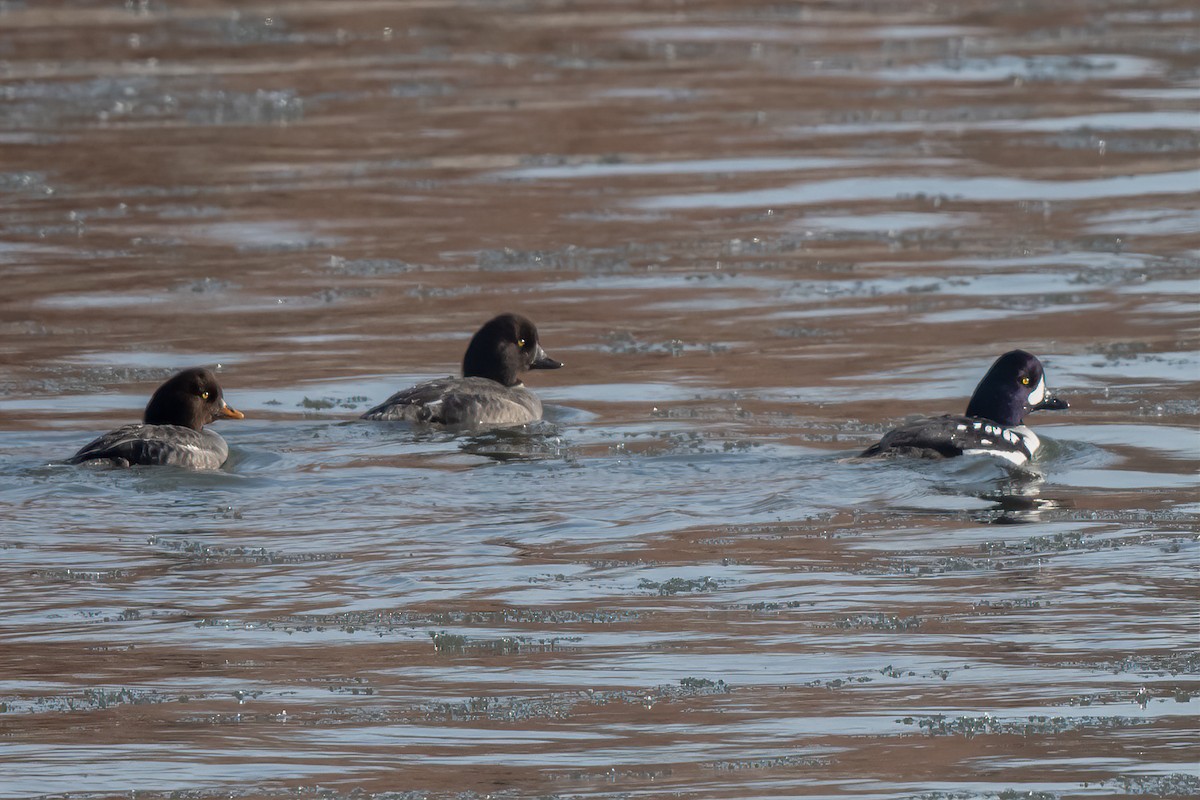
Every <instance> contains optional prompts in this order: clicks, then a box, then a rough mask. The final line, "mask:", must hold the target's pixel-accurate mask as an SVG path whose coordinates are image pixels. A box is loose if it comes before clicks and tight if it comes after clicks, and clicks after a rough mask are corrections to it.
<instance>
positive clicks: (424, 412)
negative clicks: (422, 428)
mask: <svg viewBox="0 0 1200 800" xmlns="http://www.w3.org/2000/svg"><path fill="white" fill-rule="evenodd" d="M362 418H363V419H374V420H403V421H405V422H420V423H428V424H433V425H446V426H452V427H453V426H461V427H478V426H488V425H493V426H494V425H524V424H526V423H528V422H535V421H537V420H539V419H541V418H542V401H541V400H539V399H538V396H537V395H535V394H534V393H533V392H531V391H529V390H528V389H526V388H525V386H524V384H518V385H516V386H504V385H503V384H500V383H497V382H496V381H493V380H489V379H488V378H442V379H440V380H436V381H428V382H426V383H421V384H418V385H416V386H413V387H412V388H410V389H405V390H403V391H400V392H396V394H394V395H392V396H391V397H389V398H388V399H387V400H385V401H384V402H382V403H380V404H379V405H377V406H375V407H374V408H372V409H371V410H370V411H368V412H367V413H365V414H363V415H362Z"/></svg>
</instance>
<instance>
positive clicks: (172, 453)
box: [67, 367, 246, 469]
mask: <svg viewBox="0 0 1200 800" xmlns="http://www.w3.org/2000/svg"><path fill="white" fill-rule="evenodd" d="M245 416H246V415H245V414H243V413H242V412H240V411H235V410H234V409H232V408H230V407H229V406H228V405H226V403H225V397H224V394H223V393H222V391H221V384H220V383H218V382H217V376H216V375H213V373H212V372H211V371H210V370H207V369H204V368H202V367H194V368H192V369H185V370H183V371H182V372H180V373H178V374H176V375H174V376H173V377H171V378H170V379H169V380H168V381H167V382H166V383H164V384H163V385H162V386H159V387H158V389H157V390H155V392H154V394H153V395H152V396H151V397H150V402H149V403H148V404H147V405H146V411H145V414H144V415H143V417H142V423H141V424H140V425H126V426H124V427H122V428H117V429H116V430H115V431H109V432H108V433H106V434H104V435H103V436H101V437H100V438H98V439H96V440H95V441H94V442H91V443H89V444H87V445H85V446H84V447H83V449H81V450H80V451H79V452H78V453H76V454H75V455H73V456H71V458H69V459H67V463H69V464H82V463H83V462H85V461H110V462H112V463H113V464H116V465H117V466H121V467H128V466H130V465H133V464H174V465H175V466H180V467H191V468H192V469H217V468H218V467H220V466H221V465H222V464H224V463H225V459H226V458H228V457H229V445H227V444H225V440H224V439H222V438H221V436H220V434H218V433H216V432H215V431H210V430H205V428H204V426H205V425H207V424H208V423H210V422H213V421H215V420H218V419H222V418H224V419H243V418H245Z"/></svg>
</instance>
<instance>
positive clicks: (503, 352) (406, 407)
mask: <svg viewBox="0 0 1200 800" xmlns="http://www.w3.org/2000/svg"><path fill="white" fill-rule="evenodd" d="M562 366H563V363H562V362H561V361H556V360H555V359H553V358H551V357H550V356H548V355H546V351H545V350H543V349H542V345H541V342H540V341H539V339H538V331H537V327H536V326H535V325H534V324H533V322H531V321H530V320H529V319H528V318H527V317H523V316H521V315H520V314H512V313H504V314H500V315H498V316H495V317H493V318H492V319H490V320H488V321H487V322H485V323H484V324H483V327H481V328H480V329H479V330H478V331H476V332H475V335H474V336H472V337H471V343H470V344H469V345H467V351H466V354H465V355H463V361H462V377H461V378H455V377H447V378H441V379H438V380H432V381H426V382H425V383H420V384H417V385H416V386H413V387H410V388H408V389H404V390H402V391H399V392H396V393H395V394H393V395H392V396H391V397H389V398H388V399H387V400H385V401H383V402H382V403H380V404H379V405H377V406H375V407H374V408H372V409H371V410H370V411H367V412H366V413H365V414H363V415H362V419H368V420H402V421H405V422H415V423H421V424H427V425H434V426H441V427H445V428H494V427H512V426H517V425H526V424H528V423H530V422H536V421H538V420H540V419H541V418H542V401H541V400H540V399H539V398H538V396H537V395H536V394H534V393H533V392H531V391H529V389H527V388H526V387H525V384H524V383H522V382H521V377H520V376H521V374H522V373H524V372H527V371H528V370H531V369H559V368H561V367H562Z"/></svg>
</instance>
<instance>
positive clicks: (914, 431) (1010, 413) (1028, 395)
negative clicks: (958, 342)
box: [861, 350, 1068, 464]
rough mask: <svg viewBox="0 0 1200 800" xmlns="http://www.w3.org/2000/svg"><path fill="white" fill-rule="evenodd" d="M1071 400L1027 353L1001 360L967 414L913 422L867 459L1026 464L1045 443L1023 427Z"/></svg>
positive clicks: (868, 451) (886, 438)
mask: <svg viewBox="0 0 1200 800" xmlns="http://www.w3.org/2000/svg"><path fill="white" fill-rule="evenodd" d="M1067 407H1068V405H1067V403H1066V401H1064V400H1059V399H1058V398H1057V397H1053V396H1051V395H1050V393H1049V391H1048V390H1047V389H1046V377H1045V374H1044V372H1043V370H1042V362H1041V361H1038V359H1037V357H1036V356H1034V355H1032V354H1030V353H1027V352H1025V351H1024V350H1011V351H1009V352H1007V353H1005V354H1004V355H1002V356H1000V357H999V358H998V359H996V361H995V363H994V364H992V367H991V369H989V370H988V371H987V374H986V375H984V376H983V380H981V381H980V382H979V385H978V386H976V387H975V392H974V394H972V395H971V402H970V403H968V404H967V413H966V414H965V415H962V416H959V415H955V414H946V415H945V416H941V417H929V418H927V419H920V420H917V421H915V422H910V423H908V424H907V425H903V426H901V427H899V428H896V429H895V430H893V431H890V432H889V433H888V434H887V435H885V436H884V437H883V438H882V439H881V440H879V441H878V442H876V443H875V444H873V445H871V446H870V447H868V448H867V449H866V450H864V451H863V452H862V454H861V455H862V456H867V457H870V456H919V457H923V458H948V457H952V456H959V455H977V454H983V455H989V456H996V457H999V458H1003V459H1006V460H1008V461H1011V462H1012V463H1014V464H1024V463H1025V462H1027V461H1029V459H1031V458H1033V455H1034V453H1036V452H1037V450H1038V447H1039V446H1040V445H1041V442H1040V441H1039V440H1038V437H1037V435H1036V434H1034V432H1033V431H1031V430H1030V429H1029V428H1027V427H1026V426H1025V424H1024V418H1025V415H1026V414H1028V413H1029V412H1031V411H1057V410H1061V409H1064V408H1067Z"/></svg>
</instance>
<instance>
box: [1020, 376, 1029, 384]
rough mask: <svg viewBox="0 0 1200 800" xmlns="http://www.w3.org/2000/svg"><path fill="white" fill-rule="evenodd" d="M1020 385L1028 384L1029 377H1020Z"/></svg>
mask: <svg viewBox="0 0 1200 800" xmlns="http://www.w3.org/2000/svg"><path fill="white" fill-rule="evenodd" d="M1021 385H1022V386H1028V385H1029V378H1028V376H1026V377H1024V378H1021Z"/></svg>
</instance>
